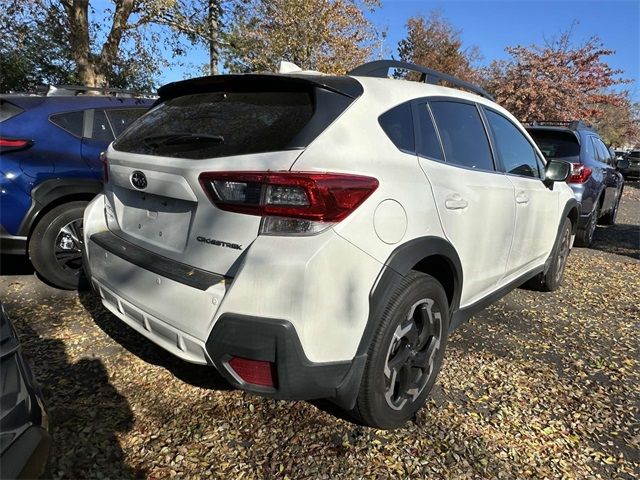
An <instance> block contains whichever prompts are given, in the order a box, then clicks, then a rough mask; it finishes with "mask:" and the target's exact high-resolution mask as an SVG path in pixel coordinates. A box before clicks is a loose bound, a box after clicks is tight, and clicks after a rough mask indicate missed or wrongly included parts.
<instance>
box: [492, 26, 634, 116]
mask: <svg viewBox="0 0 640 480" xmlns="http://www.w3.org/2000/svg"><path fill="white" fill-rule="evenodd" d="M506 51H507V53H508V54H509V55H510V56H511V58H510V59H508V60H502V61H494V62H492V63H491V65H490V67H489V69H488V72H487V77H488V78H487V88H488V90H489V91H490V92H492V93H493V94H494V96H495V97H496V100H497V101H498V103H500V104H501V105H502V106H503V107H505V108H506V109H508V110H509V111H511V112H512V113H513V114H514V115H515V116H516V117H518V118H519V119H520V120H522V121H530V120H542V119H544V120H575V119H582V120H588V121H594V120H596V119H598V118H599V117H601V116H602V115H603V114H604V110H603V109H604V108H605V107H606V106H623V105H624V104H625V98H626V94H625V93H624V92H622V93H621V92H614V91H613V90H612V89H611V87H614V86H616V85H620V84H624V83H628V80H624V79H621V78H619V75H620V74H622V73H623V72H622V70H614V69H612V68H611V67H610V66H609V65H608V64H607V63H606V62H605V61H604V60H603V58H602V57H605V56H608V55H612V54H613V53H615V52H613V51H612V50H609V49H607V48H605V47H604V46H603V45H602V42H601V41H600V40H599V39H598V37H596V36H594V37H591V38H590V39H589V40H587V41H586V42H585V43H584V44H582V45H578V46H574V45H573V44H572V43H571V35H570V32H565V33H564V34H562V35H561V36H560V37H559V39H558V40H556V41H553V42H550V43H547V44H545V45H543V46H538V45H533V46H530V47H523V46H520V45H518V46H515V47H507V48H506Z"/></svg>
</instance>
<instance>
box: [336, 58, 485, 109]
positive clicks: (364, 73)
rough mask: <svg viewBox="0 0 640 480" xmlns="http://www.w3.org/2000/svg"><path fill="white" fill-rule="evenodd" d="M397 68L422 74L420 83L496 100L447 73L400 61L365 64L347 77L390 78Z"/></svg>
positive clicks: (378, 61) (483, 91) (475, 86)
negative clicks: (450, 86)
mask: <svg viewBox="0 0 640 480" xmlns="http://www.w3.org/2000/svg"><path fill="white" fill-rule="evenodd" d="M390 68H397V69H400V70H409V71H411V72H416V73H420V81H421V82H424V83H430V84H433V85H437V83H438V82H440V81H445V82H449V83H451V84H453V85H455V86H456V87H460V88H464V89H465V90H469V91H471V92H473V93H475V94H477V95H480V96H481V97H484V98H486V99H488V100H491V101H492V102H493V101H495V100H494V98H493V97H492V96H491V95H489V94H488V93H487V92H486V91H485V90H484V89H482V88H480V87H478V86H477V85H473V84H472V83H469V82H465V81H464V80H461V79H459V78H457V77H454V76H452V75H448V74H446V73H442V72H438V71H436V70H432V69H430V68H427V67H421V66H420V65H415V64H413V63H408V62H402V61H400V60H375V61H373V62H369V63H365V64H363V65H360V66H359V67H356V68H354V69H353V70H351V71H350V72H349V73H348V74H347V75H353V76H356V77H358V76H360V77H378V78H387V77H388V76H389V69H390Z"/></svg>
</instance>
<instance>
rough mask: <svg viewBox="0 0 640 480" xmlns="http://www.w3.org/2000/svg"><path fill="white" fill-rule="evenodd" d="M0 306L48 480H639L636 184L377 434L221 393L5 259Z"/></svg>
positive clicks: (479, 322) (457, 347)
mask: <svg viewBox="0 0 640 480" xmlns="http://www.w3.org/2000/svg"><path fill="white" fill-rule="evenodd" d="M1 269H2V275H1V276H0V300H2V302H3V303H4V304H5V306H6V309H7V311H8V313H9V315H10V317H11V318H12V320H13V321H14V324H15V325H16V328H17V330H18V332H19V334H20V336H21V339H22V342H23V348H24V352H25V355H26V356H27V357H28V358H29V359H30V360H31V362H32V365H33V370H34V372H35V374H36V376H37V378H38V379H39V381H40V383H41V384H42V386H43V390H44V394H45V397H46V398H47V401H48V406H49V410H50V414H51V423H52V429H53V441H54V446H53V451H52V458H51V468H50V471H51V475H52V476H53V477H54V478H87V477H91V478H104V477H109V478H203V477H207V476H208V477H219V478H292V479H303V478H314V479H315V478H359V477H367V478H370V477H382V478H385V477H396V478H407V477H412V478H431V479H433V478H455V479H467V478H468V479H472V478H505V479H507V478H602V479H610V478H628V479H631V478H637V476H638V475H639V473H640V457H639V451H640V413H639V411H640V353H639V348H640V182H627V184H626V187H625V192H624V197H623V202H622V205H621V209H620V213H619V216H618V225H616V226H614V227H598V229H597V231H596V240H595V243H594V245H593V247H592V248H590V249H578V248H576V249H574V250H573V251H572V254H571V256H570V258H569V262H568V265H567V271H566V273H565V281H564V284H563V286H562V287H561V288H560V289H559V290H557V291H556V292H554V293H550V294H549V293H539V292H532V291H526V290H516V291H514V292H512V293H511V294H509V295H508V296H507V297H505V298H504V299H503V300H501V301H500V302H498V303H496V304H495V305H493V306H492V307H489V308H488V309H486V310H485V311H483V312H481V313H480V314H478V315H476V316H474V317H473V318H472V319H471V320H470V321H469V322H468V323H467V324H465V325H464V326H462V327H461V328H460V329H459V330H457V331H456V332H455V333H454V334H453V336H452V337H451V340H450V342H449V344H448V347H447V348H448V351H447V354H446V356H445V364H444V366H443V371H442V373H441V375H440V377H439V379H438V382H437V384H436V387H435V388H434V391H433V393H432V395H431V397H430V399H429V401H428V402H427V405H426V406H425V408H423V409H422V410H421V411H420V413H419V415H418V416H417V417H416V418H415V421H413V422H411V423H409V424H407V425H406V426H405V427H404V428H402V429H399V430H396V431H392V432H388V431H381V430H374V429H369V428H363V427H359V426H355V425H353V424H351V423H349V422H347V421H345V420H341V419H338V418H336V417H334V416H332V415H331V414H329V413H327V412H326V410H328V409H330V407H328V406H326V405H318V406H316V405H313V404H311V403H307V402H284V401H276V400H269V399H264V398H261V397H257V396H253V395H250V394H246V393H243V392H240V391H235V390H230V387H229V386H228V385H227V384H226V383H225V382H224V381H223V380H222V379H221V378H220V377H219V376H218V375H217V374H216V373H215V371H214V370H213V369H211V368H206V367H194V366H192V365H188V364H186V363H183V362H181V361H180V360H178V359H176V358H173V357H172V356H171V355H170V354H168V353H166V352H164V351H163V350H161V349H160V348H158V347H156V346H155V345H153V344H151V343H150V342H148V341H147V340H145V339H144V338H142V337H140V336H139V335H138V334H136V333H135V332H134V331H133V330H131V329H129V328H128V327H126V326H125V325H124V324H122V323H121V322H120V321H119V320H118V319H116V318H115V317H114V316H113V315H112V314H110V313H109V312H108V311H107V310H106V309H104V308H103V307H102V305H101V303H100V302H99V300H98V299H96V297H95V295H94V294H93V293H91V292H82V293H77V292H63V291H60V290H56V289H54V288H51V287H48V286H47V285H45V284H43V283H42V282H40V281H39V280H38V279H37V278H36V277H35V276H34V274H33V270H32V269H31V268H30V266H29V264H28V263H27V262H25V261H20V260H16V259H13V258H8V257H4V258H2V265H1Z"/></svg>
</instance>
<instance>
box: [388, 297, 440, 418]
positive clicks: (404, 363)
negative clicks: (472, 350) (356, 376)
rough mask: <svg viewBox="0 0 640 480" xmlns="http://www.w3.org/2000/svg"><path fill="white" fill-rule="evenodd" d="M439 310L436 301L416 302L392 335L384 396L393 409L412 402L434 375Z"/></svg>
mask: <svg viewBox="0 0 640 480" xmlns="http://www.w3.org/2000/svg"><path fill="white" fill-rule="evenodd" d="M442 335H443V332H442V313H441V312H440V311H439V309H438V307H437V306H436V304H435V302H434V301H433V300H431V299H429V298H425V299H422V300H419V301H418V302H416V303H415V304H414V305H413V306H412V307H411V309H410V310H409V313H408V315H407V316H406V318H405V320H404V321H402V322H400V324H399V325H398V327H397V328H396V331H395V332H394V334H393V338H392V339H391V343H390V345H389V350H388V352H387V360H386V363H385V366H384V377H385V399H386V401H387V404H388V405H389V406H390V407H391V408H392V409H394V410H400V409H402V408H403V407H404V406H405V404H406V403H407V402H413V401H415V400H416V399H417V398H418V397H419V396H420V394H421V393H422V391H423V390H424V388H425V386H426V385H427V384H428V382H429V380H430V379H431V377H432V376H433V375H436V374H437V369H436V368H434V367H435V365H434V359H435V358H436V357H437V353H438V351H439V350H440V345H441V341H442Z"/></svg>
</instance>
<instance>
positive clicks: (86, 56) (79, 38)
mask: <svg viewBox="0 0 640 480" xmlns="http://www.w3.org/2000/svg"><path fill="white" fill-rule="evenodd" d="M62 5H63V7H64V9H65V11H66V13H67V17H68V18H69V24H70V25H69V26H70V28H69V31H70V37H69V43H70V44H71V50H72V51H73V59H74V60H75V62H76V65H77V67H78V77H79V78H80V82H81V83H82V84H83V85H86V86H88V87H95V86H96V82H97V80H98V79H97V78H96V77H97V72H96V68H95V65H94V64H93V63H92V62H91V60H90V57H91V45H90V43H89V12H88V10H89V1H88V0H66V1H64V2H62Z"/></svg>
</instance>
